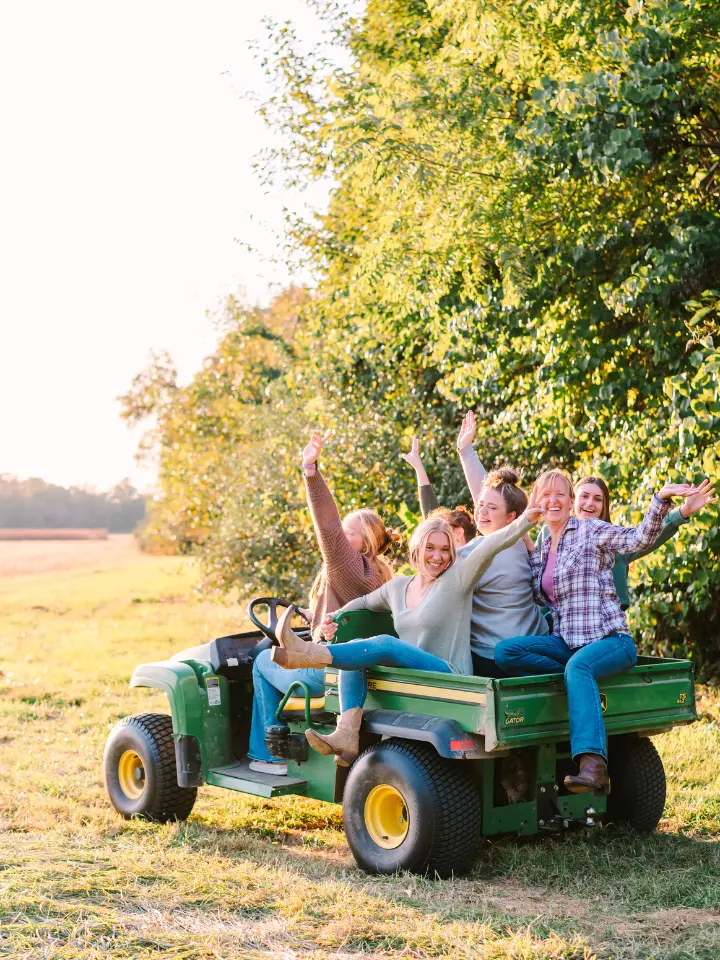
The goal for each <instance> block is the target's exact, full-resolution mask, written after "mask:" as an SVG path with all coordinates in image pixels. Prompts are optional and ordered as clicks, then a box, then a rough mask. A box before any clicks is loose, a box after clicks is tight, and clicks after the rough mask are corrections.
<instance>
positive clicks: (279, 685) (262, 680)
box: [248, 650, 325, 763]
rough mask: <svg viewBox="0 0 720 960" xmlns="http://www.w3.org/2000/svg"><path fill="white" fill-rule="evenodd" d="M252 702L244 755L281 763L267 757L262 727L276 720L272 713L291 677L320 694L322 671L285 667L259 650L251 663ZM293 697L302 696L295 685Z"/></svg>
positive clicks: (265, 651) (286, 690)
mask: <svg viewBox="0 0 720 960" xmlns="http://www.w3.org/2000/svg"><path fill="white" fill-rule="evenodd" d="M252 676H253V705H252V724H251V726H250V743H249V746H248V756H249V757H250V759H251V760H266V761H268V762H269V763H284V761H283V760H279V759H278V758H277V757H271V756H270V754H269V753H268V749H267V747H266V746H265V727H269V726H270V725H271V724H273V723H276V722H277V721H276V719H275V715H276V714H277V708H278V707H279V706H280V701H281V700H282V698H283V696H284V695H285V694H286V693H287V692H288V690H289V689H290V684H291V683H293V682H294V681H295V680H302V681H304V682H305V683H306V684H307V685H308V687H309V688H310V696H311V697H322V696H323V695H324V693H325V671H324V670H285V669H283V667H280V666H278V664H276V663H273V661H272V660H271V659H270V651H269V650H263V651H262V653H259V654H258V655H257V657H256V658H255V662H254V663H253V674H252ZM296 695H297V696H302V690H301V689H300V688H299V687H298V689H297V692H296Z"/></svg>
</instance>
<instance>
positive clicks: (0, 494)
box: [0, 474, 145, 533]
mask: <svg viewBox="0 0 720 960" xmlns="http://www.w3.org/2000/svg"><path fill="white" fill-rule="evenodd" d="M144 516H145V498H144V497H143V496H142V495H141V494H139V493H138V491H137V490H136V489H135V487H133V486H132V484H131V483H130V482H129V481H128V480H123V481H122V482H121V483H118V484H117V485H116V486H114V487H113V488H112V490H110V491H108V492H107V493H99V492H97V491H95V490H92V489H88V488H86V487H59V486H56V485H55V484H52V483H45V481H44V480H38V479H37V478H32V479H29V480H18V479H17V477H13V476H11V475H9V474H0V527H3V528H5V527H8V528H13V529H15V528H21V529H32V528H41V529H52V530H57V529H62V528H71V529H77V528H85V527H100V528H103V529H106V530H109V531H110V533H132V531H133V530H135V528H136V527H137V526H138V524H139V523H140V522H141V521H142V520H143V518H144Z"/></svg>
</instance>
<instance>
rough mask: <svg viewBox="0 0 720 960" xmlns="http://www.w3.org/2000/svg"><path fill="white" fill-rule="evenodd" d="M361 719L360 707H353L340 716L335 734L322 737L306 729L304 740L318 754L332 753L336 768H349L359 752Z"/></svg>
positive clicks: (314, 731)
mask: <svg viewBox="0 0 720 960" xmlns="http://www.w3.org/2000/svg"><path fill="white" fill-rule="evenodd" d="M362 718H363V711H362V707H353V708H352V710H346V711H345V712H344V713H341V714H340V719H339V720H338V724H337V727H336V728H335V733H330V734H327V735H324V734H322V733H318V732H317V731H316V730H313V729H312V727H308V728H307V730H306V731H305V739H306V740H307V742H308V743H309V744H310V746H311V747H312V748H313V750H317V752H318V753H324V754H328V753H334V754H335V763H337V764H338V766H340V767H349V766H350V764H351V763H352V762H353V760H355V758H356V757H357V755H358V753H359V752H360V724H361V723H362Z"/></svg>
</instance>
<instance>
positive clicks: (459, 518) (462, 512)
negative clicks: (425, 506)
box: [426, 504, 477, 543]
mask: <svg viewBox="0 0 720 960" xmlns="http://www.w3.org/2000/svg"><path fill="white" fill-rule="evenodd" d="M431 517H441V518H442V519H443V520H444V521H445V522H446V523H449V524H450V526H451V527H453V528H457V527H460V528H461V529H462V531H463V533H464V534H465V542H466V543H470V541H471V540H472V539H473V538H474V537H476V536H477V527H476V526H475V521H474V520H473V515H472V514H471V513H470V511H469V510H468V508H467V507H464V506H463V505H462V504H461V505H460V506H459V507H455V509H454V510H451V509H450V507H436V508H435V509H434V510H431V511H430V513H429V514H428V515H427V517H426V519H428V520H429V519H430V518H431Z"/></svg>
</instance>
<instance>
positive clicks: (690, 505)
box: [680, 478, 717, 520]
mask: <svg viewBox="0 0 720 960" xmlns="http://www.w3.org/2000/svg"><path fill="white" fill-rule="evenodd" d="M716 500H717V495H716V493H715V487H714V486H713V483H712V480H708V479H707V478H706V479H705V480H703V482H702V483H701V484H700V486H699V487H698V488H697V493H691V494H690V496H689V497H687V498H686V500H685V503H683V505H682V506H681V507H680V513H681V514H682V515H683V517H685V519H686V520H687V519H688V518H689V517H692V515H693V514H694V513H697V512H698V510H702V509H703V507H706V506H707V505H708V504H709V503H715V501H716Z"/></svg>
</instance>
